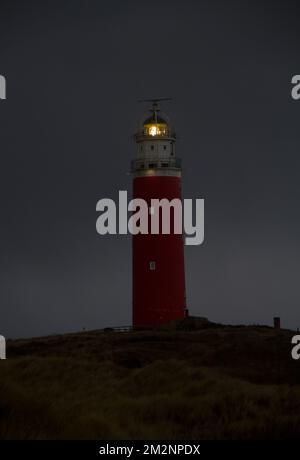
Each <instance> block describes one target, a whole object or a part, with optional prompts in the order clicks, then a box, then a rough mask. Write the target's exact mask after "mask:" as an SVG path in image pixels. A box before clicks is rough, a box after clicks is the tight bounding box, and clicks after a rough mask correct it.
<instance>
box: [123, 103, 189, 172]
mask: <svg viewBox="0 0 300 460" xmlns="http://www.w3.org/2000/svg"><path fill="white" fill-rule="evenodd" d="M135 140H136V143H137V155H136V159H135V160H133V161H132V172H133V173H134V175H135V176H141V175H176V176H178V175H180V171H181V168H180V160H179V159H177V158H176V156H175V140H176V135H175V132H174V131H173V129H172V126H171V123H170V120H169V117H168V116H167V115H166V114H165V113H163V112H161V110H160V108H159V104H158V102H157V101H156V100H154V101H153V104H152V108H151V109H150V110H149V111H148V112H147V114H146V115H144V117H143V119H142V121H141V123H140V125H139V128H138V132H137V133H136V134H135Z"/></svg>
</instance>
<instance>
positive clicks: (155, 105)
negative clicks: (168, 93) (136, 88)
mask: <svg viewBox="0 0 300 460" xmlns="http://www.w3.org/2000/svg"><path fill="white" fill-rule="evenodd" d="M172 100H173V99H172V98H171V97H158V98H155V99H139V100H138V102H152V108H151V109H150V110H152V112H153V114H154V117H155V120H156V122H157V112H159V110H160V107H159V103H160V102H163V101H172Z"/></svg>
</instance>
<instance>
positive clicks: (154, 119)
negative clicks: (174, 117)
mask: <svg viewBox="0 0 300 460" xmlns="http://www.w3.org/2000/svg"><path fill="white" fill-rule="evenodd" d="M166 118H167V117H163V116H162V115H161V114H155V113H152V114H151V115H150V117H147V118H146V120H145V121H144V122H143V124H144V125H150V124H153V123H164V124H166V125H167V124H168V123H169V121H168V120H167V119H166Z"/></svg>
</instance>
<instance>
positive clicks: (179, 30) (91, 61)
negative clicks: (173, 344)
mask: <svg viewBox="0 0 300 460" xmlns="http://www.w3.org/2000/svg"><path fill="white" fill-rule="evenodd" d="M299 12H300V11H299V7H298V6H297V2H289V1H281V2H271V1H269V2H267V1H266V0H265V1H260V2H258V1H257V2H250V1H236V2H232V1H231V2H230V1H229V2H226V3H225V2H221V1H218V2H217V1H215V0H210V1H207V2H201V1H191V0H180V1H179V0H178V1H166V0H162V1H156V0H154V1H152V2H149V1H147V2H146V1H144V0H140V1H127V0H122V1H121V0H119V1H116V0H110V1H109V2H104V1H100V0H98V1H96V0H95V1H93V0H92V1H89V2H87V1H83V0H81V1H77V0H72V1H68V0H67V1H64V2H61V1H60V2H58V1H51V2H48V1H45V0H43V1H13V0H10V1H2V2H1V15H0V74H1V75H4V76H5V77H6V79H7V100H6V101H0V152H1V169H0V171H1V173H0V174H1V181H0V188H1V193H0V200H1V203H0V205H1V227H0V231H1V239H0V254H1V257H0V311H1V317H0V334H2V335H5V336H6V337H20V336H32V335H43V334H50V333H57V332H67V331H76V330H81V329H82V328H83V327H85V328H91V329H96V328H101V327H104V326H109V325H113V326H117V325H127V324H130V322H131V241H130V237H129V236H107V237H100V236H99V235H98V234H97V233H96V230H95V223H96V218H97V214H96V211H95V207H96V202H97V201H98V200H99V199H100V198H104V197H110V198H117V194H118V190H128V191H129V193H130V190H131V178H130V176H129V175H128V171H129V164H130V160H131V158H132V157H134V155H135V144H134V141H133V139H132V135H133V133H134V131H135V129H136V125H137V123H138V121H139V119H140V116H141V113H142V111H143V109H144V107H141V104H138V103H137V99H139V98H144V97H153V96H171V97H172V98H173V102H172V103H170V104H168V105H167V106H165V109H166V111H167V112H168V113H169V115H170V116H171V118H172V120H173V122H174V124H175V127H176V131H177V135H178V142H177V154H178V155H179V156H180V157H181V158H182V161H183V165H184V168H183V196H184V197H185V198H204V199H205V242H204V244H203V245H201V246H186V248H185V254H186V284H187V301H188V307H189V310H190V312H191V314H194V315H200V316H206V317H208V318H209V319H211V320H213V321H221V322H225V323H232V324H237V323H243V324H249V323H251V324H253V323H262V324H271V323H272V318H273V316H281V318H282V323H283V326H286V327H290V328H296V327H300V308H299V307H300V293H299V273H300V267H299V255H300V254H299V249H300V241H299V235H300V219H299V199H300V184H299V175H300V160H299V158H300V129H299V119H300V101H294V100H293V99H292V98H291V95H290V91H291V78H292V76H293V75H295V74H300V59H299V48H300V31H299V24H298V18H299Z"/></svg>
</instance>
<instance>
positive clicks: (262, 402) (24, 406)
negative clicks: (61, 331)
mask: <svg viewBox="0 0 300 460" xmlns="http://www.w3.org/2000/svg"><path fill="white" fill-rule="evenodd" d="M292 335H293V333H292V332H291V331H276V330H273V329H271V328H266V327H224V326H223V327H222V326H218V325H214V327H204V328H202V329H201V330H197V331H194V332H186V331H170V330H169V331H145V332H127V333H126V332H124V333H118V332H106V333H105V332H102V331H93V332H83V333H79V334H68V335H63V336H51V337H46V338H38V339H31V340H17V341H9V342H8V353H7V355H8V359H7V360H6V361H1V365H0V372H1V379H0V438H1V439H181V440H182V439H186V440H188V439H262V438H264V439H279V438H296V437H299V436H300V367H299V366H300V364H299V363H298V362H295V361H293V360H292V359H291V355H290V351H291V345H290V339H291V336H292Z"/></svg>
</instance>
